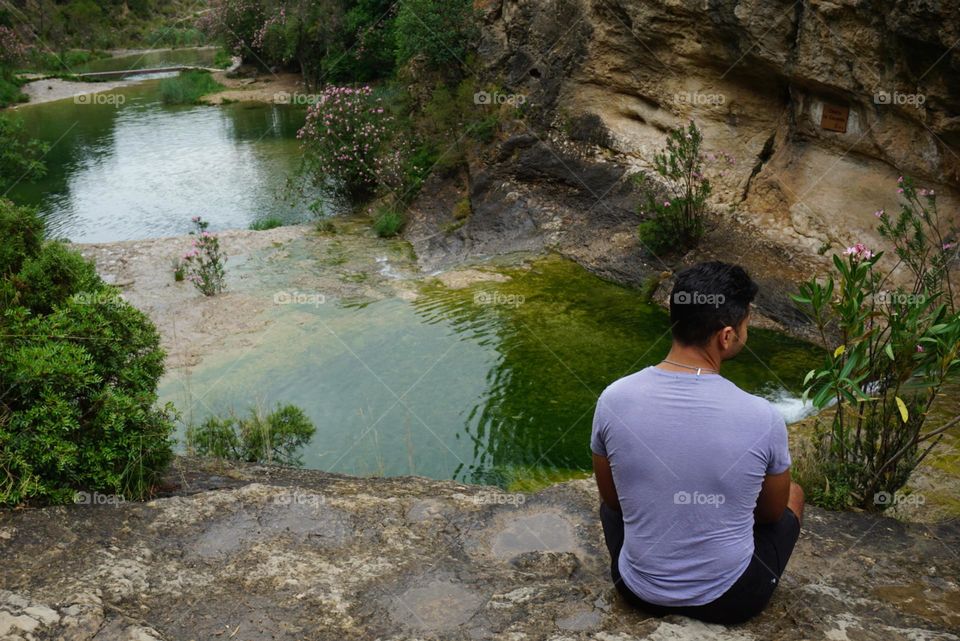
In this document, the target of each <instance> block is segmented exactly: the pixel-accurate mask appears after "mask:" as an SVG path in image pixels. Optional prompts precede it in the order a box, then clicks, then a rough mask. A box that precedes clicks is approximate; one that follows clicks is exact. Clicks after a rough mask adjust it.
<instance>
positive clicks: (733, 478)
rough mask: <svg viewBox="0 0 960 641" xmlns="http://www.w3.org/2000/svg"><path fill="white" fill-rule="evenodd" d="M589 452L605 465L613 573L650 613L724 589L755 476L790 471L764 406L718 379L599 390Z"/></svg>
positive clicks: (743, 556)
mask: <svg viewBox="0 0 960 641" xmlns="http://www.w3.org/2000/svg"><path fill="white" fill-rule="evenodd" d="M590 445H591V448H592V449H593V451H594V452H595V453H596V454H599V455H601V456H606V457H607V459H608V460H609V461H610V467H611V469H612V471H613V481H614V484H615V485H616V487H617V495H618V496H619V498H620V507H621V509H622V510H623V522H624V543H623V549H622V550H621V552H620V574H621V575H622V576H623V581H624V582H625V583H626V584H627V587H629V588H630V590H631V591H633V593H634V594H636V595H637V596H639V597H640V598H642V599H643V600H645V601H647V602H649V603H654V604H658V605H675V606H683V605H703V604H705V603H709V602H711V601H713V600H714V599H716V598H717V597H719V596H720V595H722V594H723V593H724V592H726V590H727V589H728V588H729V587H730V586H731V585H733V584H734V582H736V580H737V579H738V578H739V577H740V575H741V574H742V573H743V571H744V570H745V569H746V567H747V565H749V563H750V558H751V557H752V555H753V523H754V518H753V511H754V509H755V507H756V504H757V496H758V495H759V494H760V485H761V483H762V482H763V477H764V475H766V474H779V473H781V472H783V471H784V470H786V469H787V468H789V467H790V450H789V449H788V446H787V427H786V424H785V422H784V420H783V417H782V416H781V415H780V413H779V412H778V411H777V410H776V409H775V408H774V407H773V406H772V405H771V404H770V403H769V402H768V401H766V400H765V399H762V398H760V397H758V396H754V395H752V394H748V393H747V392H744V391H743V390H741V389H740V388H739V387H737V386H736V385H734V384H733V383H731V382H730V381H728V380H727V379H725V378H723V376H721V375H719V374H701V375H699V376H698V375H697V374H696V373H695V372H691V373H689V374H687V373H677V372H668V371H666V370H663V369H660V368H657V367H647V368H646V369H643V370H641V371H639V372H636V373H635V374H631V375H630V376H626V377H624V378H621V379H620V380H618V381H616V382H614V383H613V384H612V385H610V386H609V387H608V388H607V389H606V390H604V392H603V394H601V395H600V399H599V401H598V402H597V410H596V414H595V415H594V420H593V434H592V436H591V439H590Z"/></svg>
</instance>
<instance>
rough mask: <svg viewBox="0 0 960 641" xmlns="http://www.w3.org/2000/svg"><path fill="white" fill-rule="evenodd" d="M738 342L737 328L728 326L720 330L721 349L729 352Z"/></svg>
mask: <svg viewBox="0 0 960 641" xmlns="http://www.w3.org/2000/svg"><path fill="white" fill-rule="evenodd" d="M736 341H737V330H736V328H735V327H731V326H730V325H727V326H726V327H724V328H723V329H721V330H720V349H721V350H723V351H727V350H728V349H730V348H731V347H733V344H734V343H736Z"/></svg>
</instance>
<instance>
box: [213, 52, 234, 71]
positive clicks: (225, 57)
mask: <svg viewBox="0 0 960 641" xmlns="http://www.w3.org/2000/svg"><path fill="white" fill-rule="evenodd" d="M232 64H233V55H232V54H231V53H230V52H229V51H227V50H226V49H217V53H216V54H214V56H213V66H214V67H216V68H218V69H226V68H227V67H229V66H230V65H232Z"/></svg>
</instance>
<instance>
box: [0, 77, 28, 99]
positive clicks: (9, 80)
mask: <svg viewBox="0 0 960 641" xmlns="http://www.w3.org/2000/svg"><path fill="white" fill-rule="evenodd" d="M27 100H28V97H27V94H25V93H23V92H22V91H20V83H19V82H17V80H16V79H15V78H14V77H13V76H12V75H10V74H9V73H6V72H4V70H3V69H0V108H2V107H8V106H10V105H14V104H17V103H20V102H27Z"/></svg>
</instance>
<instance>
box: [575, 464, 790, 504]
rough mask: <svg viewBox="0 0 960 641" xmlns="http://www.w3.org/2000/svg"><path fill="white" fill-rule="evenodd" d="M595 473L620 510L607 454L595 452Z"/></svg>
mask: <svg viewBox="0 0 960 641" xmlns="http://www.w3.org/2000/svg"><path fill="white" fill-rule="evenodd" d="M593 474H594V476H596V477H597V489H598V490H600V498H601V499H603V502H604V503H606V504H607V507H609V508H610V509H611V510H616V511H617V512H620V511H621V510H620V499H619V497H618V496H617V488H616V486H615V485H614V484H613V471H611V470H610V461H608V460H607V457H606V456H600V455H599V454H596V453H594V455H593ZM784 505H786V503H784Z"/></svg>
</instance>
